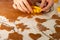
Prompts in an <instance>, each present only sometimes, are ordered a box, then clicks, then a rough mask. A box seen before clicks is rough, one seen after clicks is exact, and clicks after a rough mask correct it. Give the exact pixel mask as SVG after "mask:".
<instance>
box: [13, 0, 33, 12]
mask: <svg viewBox="0 0 60 40" xmlns="http://www.w3.org/2000/svg"><path fill="white" fill-rule="evenodd" d="M13 2H14V4H13V7H14V8H15V9H19V10H20V11H22V12H27V13H30V12H32V8H31V6H30V5H29V3H28V1H27V0H13Z"/></svg>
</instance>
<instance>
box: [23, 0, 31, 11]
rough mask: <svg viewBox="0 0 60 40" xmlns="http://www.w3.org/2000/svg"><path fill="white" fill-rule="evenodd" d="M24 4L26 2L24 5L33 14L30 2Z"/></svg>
mask: <svg viewBox="0 0 60 40" xmlns="http://www.w3.org/2000/svg"><path fill="white" fill-rule="evenodd" d="M23 2H24V4H25V6H26V7H27V9H28V10H29V11H30V12H32V8H31V7H30V5H29V3H28V1H27V0H23Z"/></svg>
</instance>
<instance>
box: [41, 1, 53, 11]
mask: <svg viewBox="0 0 60 40" xmlns="http://www.w3.org/2000/svg"><path fill="white" fill-rule="evenodd" d="M47 2H48V5H47V6H46V7H45V8H43V9H42V11H46V10H48V9H50V8H51V6H52V5H53V1H52V0H50V1H48V0H47Z"/></svg>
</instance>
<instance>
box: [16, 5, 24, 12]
mask: <svg viewBox="0 0 60 40" xmlns="http://www.w3.org/2000/svg"><path fill="white" fill-rule="evenodd" d="M17 8H18V9H19V10H20V11H22V12H25V11H24V10H23V9H22V7H21V6H20V5H19V4H17Z"/></svg>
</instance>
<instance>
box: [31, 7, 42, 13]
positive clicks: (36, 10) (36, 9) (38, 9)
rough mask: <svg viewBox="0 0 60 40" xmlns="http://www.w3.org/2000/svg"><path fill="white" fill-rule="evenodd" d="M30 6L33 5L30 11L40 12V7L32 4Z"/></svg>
mask: <svg viewBox="0 0 60 40" xmlns="http://www.w3.org/2000/svg"><path fill="white" fill-rule="evenodd" d="M32 7H33V11H32V13H40V12H41V11H42V9H41V7H39V6H32Z"/></svg>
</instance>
